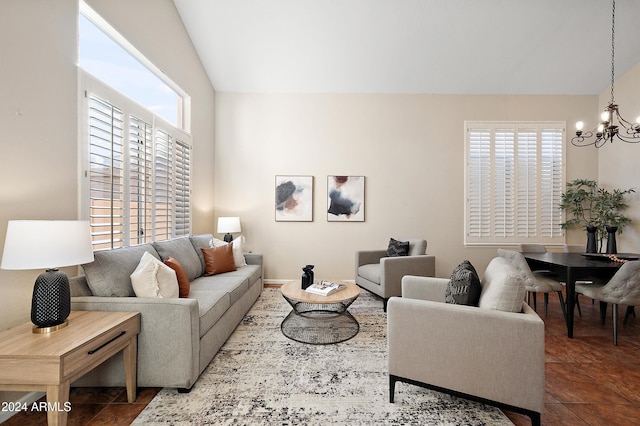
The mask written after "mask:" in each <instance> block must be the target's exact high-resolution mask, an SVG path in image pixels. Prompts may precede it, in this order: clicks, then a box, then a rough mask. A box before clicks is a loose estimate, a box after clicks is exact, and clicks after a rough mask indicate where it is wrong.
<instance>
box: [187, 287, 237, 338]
mask: <svg viewBox="0 0 640 426" xmlns="http://www.w3.org/2000/svg"><path fill="white" fill-rule="evenodd" d="M207 279H210V277H200V278H198V279H196V280H195V281H193V282H192V283H191V292H190V293H189V298H190V299H196V300H197V301H198V316H199V334H200V335H199V336H198V337H202V336H204V335H205V334H206V333H207V332H208V331H209V330H211V327H213V326H214V325H215V323H216V322H217V321H218V320H219V319H220V317H222V315H223V314H224V313H225V312H226V311H227V309H229V307H230V306H231V296H230V295H229V293H228V292H227V291H226V289H223V288H217V287H216V286H215V285H209V283H207Z"/></svg>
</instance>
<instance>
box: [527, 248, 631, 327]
mask: <svg viewBox="0 0 640 426" xmlns="http://www.w3.org/2000/svg"><path fill="white" fill-rule="evenodd" d="M522 255H523V256H524V257H525V259H526V260H527V263H528V264H529V267H530V268H531V270H532V271H535V270H547V271H549V272H550V273H551V274H553V278H554V279H555V280H557V281H561V282H564V283H566V291H567V335H568V336H569V337H570V338H573V312H574V309H575V304H576V281H594V282H600V283H602V284H606V283H607V282H608V281H609V279H611V277H612V276H613V275H614V274H615V273H616V271H617V270H618V269H619V268H620V266H622V263H621V262H616V261H612V260H610V259H609V258H608V257H607V256H606V255H604V254H598V253H556V252H545V253H522ZM617 256H618V258H620V259H637V258H639V257H640V255H638V254H634V253H620V254H618V255H617Z"/></svg>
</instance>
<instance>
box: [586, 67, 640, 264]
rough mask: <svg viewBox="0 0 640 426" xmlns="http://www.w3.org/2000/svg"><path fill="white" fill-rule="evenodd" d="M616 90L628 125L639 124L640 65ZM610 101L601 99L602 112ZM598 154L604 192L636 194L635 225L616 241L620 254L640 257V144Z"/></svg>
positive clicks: (616, 145) (607, 94) (632, 201)
mask: <svg viewBox="0 0 640 426" xmlns="http://www.w3.org/2000/svg"><path fill="white" fill-rule="evenodd" d="M614 89H615V102H616V103H617V104H618V106H619V108H620V112H621V113H622V116H623V117H624V118H625V119H626V120H628V121H631V122H636V120H637V118H638V117H639V116H640V64H638V65H636V66H635V67H634V68H632V69H631V70H629V71H628V72H626V73H625V74H624V75H623V76H621V77H620V78H618V79H617V80H616V82H615V86H614ZM610 100H611V91H610V89H607V90H605V91H603V92H602V94H601V95H600V102H599V105H600V108H599V110H598V112H599V111H601V110H603V109H604V108H605V107H606V106H607V104H608V103H609V101H610ZM590 117H593V118H592V119H593V121H592V123H595V122H596V120H597V119H598V118H599V117H600V115H599V114H597V115H592V116H590ZM585 123H586V118H585ZM639 141H640V139H639ZM598 153H599V161H598V166H599V167H598V179H599V182H600V184H601V185H602V186H603V187H604V188H607V189H612V188H618V189H628V188H634V189H635V190H636V193H635V194H630V195H629V196H628V200H629V208H628V209H627V210H626V211H625V213H626V214H627V215H628V216H629V218H631V220H632V222H631V224H630V225H629V226H627V227H625V228H624V230H623V232H622V234H621V235H618V236H617V237H616V241H617V244H618V251H619V252H621V253H622V252H628V253H640V167H638V164H639V160H640V143H637V144H626V143H624V142H620V141H616V142H613V143H610V144H607V145H605V146H604V147H602V148H600V149H599V150H598Z"/></svg>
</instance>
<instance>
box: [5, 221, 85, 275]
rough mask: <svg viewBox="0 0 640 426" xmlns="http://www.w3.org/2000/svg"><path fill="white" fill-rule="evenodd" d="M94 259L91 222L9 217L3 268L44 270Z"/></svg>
mask: <svg viewBox="0 0 640 426" xmlns="http://www.w3.org/2000/svg"><path fill="white" fill-rule="evenodd" d="M89 262H93V247H92V245H91V231H90V227H89V222H88V221H77V220H10V221H9V223H8V226H7V236H6V238H5V242H4V252H3V254H2V264H0V268H2V269H14V270H23V269H45V268H61V267H64V266H72V265H80V264H83V263H89Z"/></svg>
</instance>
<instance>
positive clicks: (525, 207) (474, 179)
mask: <svg viewBox="0 0 640 426" xmlns="http://www.w3.org/2000/svg"><path fill="white" fill-rule="evenodd" d="M497 130H498V132H496V131H497ZM509 131H511V132H512V135H511V136H512V138H513V140H512V141H510V140H507V139H508V136H509ZM464 132H465V147H464V209H465V213H464V245H465V246H466V247H467V246H478V247H481V246H487V247H492V246H511V245H516V244H520V243H538V244H545V245H547V246H554V245H562V244H564V242H565V237H566V235H565V232H564V230H563V229H562V228H561V227H560V223H562V222H563V221H564V212H563V211H562V210H561V209H560V208H559V207H558V204H559V202H560V196H561V193H562V191H563V190H564V186H565V182H566V177H565V176H566V150H565V146H566V123H565V122H561V121H535V122H534V121H512V122H510V121H465V123H464ZM501 132H503V133H504V134H503V133H501ZM534 134H535V136H534V137H533V139H534V141H533V142H534V144H532V140H531V138H532V136H533V135H534ZM496 135H498V136H500V135H501V136H503V137H504V139H505V140H500V138H498V143H496ZM472 139H475V140H473V141H472ZM480 139H482V141H480ZM527 144H528V145H527ZM496 147H498V148H501V149H503V152H502V154H503V157H502V160H503V161H498V160H500V157H499V156H498V155H497V153H496ZM472 149H473V150H474V151H475V152H472ZM558 155H559V157H560V158H558ZM510 156H511V157H510ZM474 159H477V160H474ZM519 161H520V163H519ZM558 168H560V170H558ZM525 169H526V170H525ZM528 173H529V174H528ZM532 188H535V189H533V190H532ZM499 190H502V191H503V192H501V193H498V191H499ZM483 191H484V192H483ZM486 192H488V194H487V193H486ZM519 200H520V201H519ZM499 203H502V206H503V207H504V209H503V210H499V209H498V208H497V207H496V205H497V204H499ZM532 212H535V220H534V221H533V222H532V221H531V217H532V216H534V214H533V213H532ZM526 215H529V216H526ZM500 221H502V222H501V223H500ZM496 224H498V225H496ZM500 225H502V226H503V228H500ZM499 231H504V232H501V233H499Z"/></svg>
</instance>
